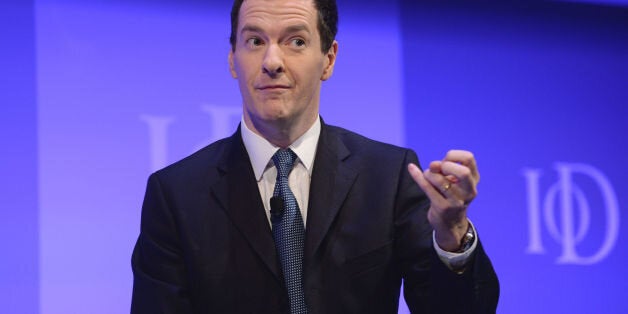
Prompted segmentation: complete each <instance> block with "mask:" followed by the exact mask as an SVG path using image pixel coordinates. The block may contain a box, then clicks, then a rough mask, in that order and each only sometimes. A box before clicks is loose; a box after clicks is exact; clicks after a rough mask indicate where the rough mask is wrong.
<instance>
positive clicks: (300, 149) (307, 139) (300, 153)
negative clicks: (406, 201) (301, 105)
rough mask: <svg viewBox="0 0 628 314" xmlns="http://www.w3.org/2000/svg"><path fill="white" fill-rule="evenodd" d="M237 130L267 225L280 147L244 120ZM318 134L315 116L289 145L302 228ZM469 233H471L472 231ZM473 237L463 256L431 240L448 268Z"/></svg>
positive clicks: (456, 264)
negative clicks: (301, 133) (255, 181)
mask: <svg viewBox="0 0 628 314" xmlns="http://www.w3.org/2000/svg"><path fill="white" fill-rule="evenodd" d="M240 131H241V134H242V141H243V142H244V147H246V151H247V153H248V154H249V159H250V160H251V166H252V167H253V172H254V173H255V179H256V180H257V187H258V188H259V192H260V196H261V198H262V201H263V202H264V210H265V212H266V218H267V219H268V223H269V224H271V222H270V198H271V197H272V196H273V192H274V189H275V181H276V180H277V169H276V168H275V164H274V163H273V161H272V157H273V155H274V154H275V152H277V150H279V148H280V147H278V146H275V145H273V144H271V143H270V142H269V141H267V140H266V139H265V138H263V137H261V136H259V135H258V134H256V133H254V132H253V131H251V129H249V128H248V127H247V125H246V123H245V122H244V117H243V118H242V122H241V123H240ZM320 134H321V121H320V117H319V118H318V119H316V122H314V124H313V125H312V126H311V127H310V128H309V129H308V130H307V131H306V132H305V133H304V134H303V135H301V137H299V138H298V139H297V140H296V141H294V143H292V144H290V146H289V148H290V149H292V151H293V152H294V153H295V154H296V155H297V160H296V161H295V163H294V168H293V169H292V171H291V172H290V174H289V175H288V185H289V186H290V190H292V194H294V197H295V198H296V199H297V203H298V204H299V209H300V210H301V217H303V224H304V226H306V228H307V206H308V201H309V196H310V182H311V180H312V168H313V167H314V156H315V155H316V148H317V146H318V138H319V137H320ZM471 226H472V228H474V227H473V225H471ZM271 227H272V224H271ZM473 230H474V232H475V228H474V229H473ZM475 234H476V240H475V241H474V242H473V245H472V246H471V248H469V249H468V250H467V251H465V252H463V253H452V252H447V251H445V250H443V249H441V248H440V247H439V246H438V244H437V243H436V238H435V237H433V241H434V248H435V249H436V252H437V253H438V256H439V257H440V259H441V260H442V261H443V262H444V263H445V265H447V267H449V268H450V269H460V268H463V267H464V265H465V264H466V263H467V261H468V260H469V259H470V257H471V254H473V251H475V248H476V246H477V242H478V240H477V233H475Z"/></svg>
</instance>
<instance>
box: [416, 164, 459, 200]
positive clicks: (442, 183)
mask: <svg viewBox="0 0 628 314" xmlns="http://www.w3.org/2000/svg"><path fill="white" fill-rule="evenodd" d="M423 176H424V178H425V179H426V180H427V181H428V182H429V183H430V184H431V185H432V186H434V187H435V188H436V189H437V190H438V191H439V192H440V193H441V195H443V196H444V197H445V198H447V197H449V196H451V193H450V189H451V188H452V186H453V185H454V182H452V181H451V180H449V179H448V178H447V177H446V176H444V175H443V174H442V173H434V172H431V171H430V170H427V171H425V172H424V173H423Z"/></svg>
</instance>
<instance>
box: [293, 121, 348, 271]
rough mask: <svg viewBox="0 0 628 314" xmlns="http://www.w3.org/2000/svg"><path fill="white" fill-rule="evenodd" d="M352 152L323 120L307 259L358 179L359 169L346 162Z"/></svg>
mask: <svg viewBox="0 0 628 314" xmlns="http://www.w3.org/2000/svg"><path fill="white" fill-rule="evenodd" d="M349 155H350V151H349V150H348V149H347V147H346V146H345V145H344V143H343V142H342V141H341V140H340V139H339V138H338V137H337V136H336V135H335V134H333V133H332V131H330V130H329V129H328V127H327V126H326V125H325V124H324V123H323V125H322V129H321V136H320V139H319V143H318V147H317V150H316V157H315V159H314V169H313V171H312V181H311V184H310V202H309V206H308V214H307V215H308V216H307V226H306V236H305V254H304V255H305V262H306V265H307V263H308V262H309V261H310V260H311V258H312V256H313V255H314V253H315V252H316V250H317V249H318V247H319V246H320V244H321V242H322V240H323V238H324V237H325V235H326V234H327V232H328V231H329V228H330V226H331V224H332V222H333V221H334V219H335V217H336V215H337V213H338V210H339V209H340V207H341V205H342V203H343V201H344V200H345V198H346V197H347V194H348V193H349V190H350V188H351V186H352V184H353V182H354V181H355V178H356V176H357V171H356V170H354V169H352V168H349V167H348V166H347V164H346V163H345V162H343V161H344V160H345V159H346V158H347V157H349Z"/></svg>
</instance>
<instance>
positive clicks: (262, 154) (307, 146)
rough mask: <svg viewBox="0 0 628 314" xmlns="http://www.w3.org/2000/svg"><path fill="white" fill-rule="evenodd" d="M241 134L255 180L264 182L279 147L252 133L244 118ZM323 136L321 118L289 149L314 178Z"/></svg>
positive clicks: (241, 123) (241, 124)
mask: <svg viewBox="0 0 628 314" xmlns="http://www.w3.org/2000/svg"><path fill="white" fill-rule="evenodd" d="M240 126H241V127H240V132H241V134H242V141H243V142H244V147H245V148H246V151H247V152H248V154H249V159H250V160H251V166H252V167H253V172H254V173H255V179H256V180H257V181H260V180H262V175H263V174H264V170H266V168H267V167H268V166H272V165H273V162H272V160H271V158H272V157H273V155H274V154H275V152H277V150H279V147H278V146H275V145H273V144H272V143H270V142H269V141H267V140H266V139H265V138H263V137H261V136H260V135H258V134H256V133H255V132H253V131H251V129H249V128H248V127H247V126H246V123H244V117H242V120H241V122H240ZM320 135H321V121H320V117H319V118H317V119H316V121H315V122H314V124H313V125H312V126H311V127H310V128H309V129H308V130H307V131H306V132H305V133H304V134H303V135H301V137H299V138H298V139H296V141H294V142H293V143H292V144H290V146H289V148H290V149H292V151H293V152H294V153H295V154H297V157H298V160H299V161H300V162H301V163H302V164H303V166H305V169H307V172H308V174H309V175H310V176H312V168H313V165H314V156H315V155H316V146H317V145H318V138H319V137H320Z"/></svg>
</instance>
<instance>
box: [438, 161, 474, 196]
mask: <svg viewBox="0 0 628 314" xmlns="http://www.w3.org/2000/svg"><path fill="white" fill-rule="evenodd" d="M442 169H443V174H446V175H448V176H449V175H451V176H455V177H456V178H457V179H458V180H459V181H458V182H457V183H456V185H455V189H452V190H455V193H456V195H457V196H459V198H460V199H462V200H463V201H464V202H465V203H468V202H470V201H471V200H473V199H474V198H475V196H476V195H477V184H478V180H477V178H475V177H473V175H472V173H471V170H470V169H469V168H468V167H466V166H463V165H461V164H458V163H454V162H449V161H446V162H444V163H443V167H442ZM452 192H453V191H452Z"/></svg>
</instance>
